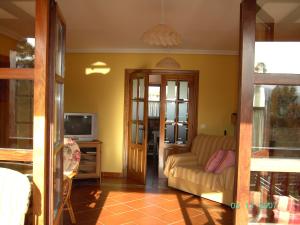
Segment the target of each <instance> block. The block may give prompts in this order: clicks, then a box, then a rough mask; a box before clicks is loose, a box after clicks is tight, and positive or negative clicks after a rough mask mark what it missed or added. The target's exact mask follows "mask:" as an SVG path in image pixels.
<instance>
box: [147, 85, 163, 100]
mask: <svg viewBox="0 0 300 225" xmlns="http://www.w3.org/2000/svg"><path fill="white" fill-rule="evenodd" d="M148 93H149V94H148V100H149V101H157V102H158V101H160V87H159V86H149V91H148Z"/></svg>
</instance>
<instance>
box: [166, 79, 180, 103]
mask: <svg viewBox="0 0 300 225" xmlns="http://www.w3.org/2000/svg"><path fill="white" fill-rule="evenodd" d="M166 92H167V93H166V96H167V99H168V100H175V99H176V96H177V86H176V81H168V82H167V88H166Z"/></svg>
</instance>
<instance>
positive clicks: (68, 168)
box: [64, 138, 80, 176]
mask: <svg viewBox="0 0 300 225" xmlns="http://www.w3.org/2000/svg"><path fill="white" fill-rule="evenodd" d="M79 162H80V148H79V146H78V144H77V143H76V142H75V141H74V140H72V139H71V138H65V139H64V175H66V176H68V175H69V174H71V173H72V172H74V170H76V169H77V168H78V166H79Z"/></svg>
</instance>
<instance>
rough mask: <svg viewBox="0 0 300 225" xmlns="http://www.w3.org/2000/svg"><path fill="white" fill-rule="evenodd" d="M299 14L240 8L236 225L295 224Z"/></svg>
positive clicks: (249, 2) (288, 6) (283, 7)
mask: <svg viewBox="0 0 300 225" xmlns="http://www.w3.org/2000/svg"><path fill="white" fill-rule="evenodd" d="M299 8H300V2H299V1H289V0H286V1H278V0H270V1H263V0H244V1H243V2H242V4H241V45H240V46H241V61H240V63H241V82H240V106H239V107H240V109H239V132H238V137H237V140H238V165H237V187H236V192H237V196H236V202H234V203H233V205H232V206H233V207H234V208H235V209H236V210H235V224H300V210H299V205H300V204H299V202H300V64H299V58H300V26H299V21H300V11H299ZM283 11H284V13H283Z"/></svg>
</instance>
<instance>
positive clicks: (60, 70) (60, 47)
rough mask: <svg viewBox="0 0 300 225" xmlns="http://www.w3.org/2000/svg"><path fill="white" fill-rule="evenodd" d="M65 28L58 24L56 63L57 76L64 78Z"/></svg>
mask: <svg viewBox="0 0 300 225" xmlns="http://www.w3.org/2000/svg"><path fill="white" fill-rule="evenodd" d="M64 32H65V31H64V28H63V26H62V24H61V23H60V22H58V23H57V24H56V40H55V41H56V43H55V53H56V57H55V59H56V60H55V61H56V74H57V75H60V76H64Z"/></svg>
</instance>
